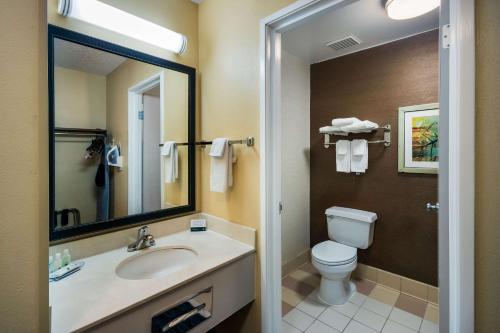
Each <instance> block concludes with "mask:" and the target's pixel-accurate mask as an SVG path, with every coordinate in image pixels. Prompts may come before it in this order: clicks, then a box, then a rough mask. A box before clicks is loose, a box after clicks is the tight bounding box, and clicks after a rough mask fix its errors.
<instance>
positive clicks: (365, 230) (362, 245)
mask: <svg viewBox="0 0 500 333" xmlns="http://www.w3.org/2000/svg"><path fill="white" fill-rule="evenodd" d="M325 214H326V221H327V224H328V237H330V239H331V240H334V241H336V242H338V243H341V244H344V245H349V246H352V247H356V248H358V249H366V248H368V247H369V246H370V245H371V244H372V242H373V230H374V228H375V221H376V220H377V214H375V213H372V212H367V211H364V210H359V209H352V208H345V207H336V206H334V207H331V208H328V209H327V210H326V212H325Z"/></svg>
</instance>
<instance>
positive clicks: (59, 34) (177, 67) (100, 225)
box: [48, 25, 196, 242]
mask: <svg viewBox="0 0 500 333" xmlns="http://www.w3.org/2000/svg"><path fill="white" fill-rule="evenodd" d="M55 38H58V39H62V40H66V41H69V42H72V43H76V44H80V45H84V46H88V47H91V48H94V49H99V50H102V51H106V52H110V53H114V54H117V55H119V56H123V57H126V58H129V59H134V60H138V61H141V62H145V63H148V64H152V65H156V66H159V67H163V68H166V69H171V70H174V71H177V72H181V73H185V74H187V75H188V80H189V88H188V98H189V101H188V127H189V128H188V174H189V177H188V204H187V205H185V206H179V207H174V208H168V209H162V210H157V211H153V212H148V213H144V214H136V215H129V216H124V217H120V218H115V219H110V220H106V222H95V223H89V224H86V225H80V226H76V227H73V228H69V229H65V230H57V231H56V230H55V223H56V221H55V219H54V210H55V165H54V164H55V135H54V129H55V105H54V39H55ZM48 81H49V82H48V84H49V86H48V88H49V89H48V92H49V96H48V97H49V124H48V125H49V193H50V196H49V224H50V225H49V231H50V237H49V239H50V241H51V242H53V241H61V240H64V239H67V238H76V237H78V238H83V237H88V236H91V234H94V233H97V232H103V231H104V232H106V231H108V232H111V231H114V229H122V228H124V227H126V226H128V225H138V224H142V223H144V224H145V223H151V222H152V221H158V220H161V219H164V218H167V217H172V216H179V215H185V214H189V213H192V212H194V211H195V210H196V202H195V201H196V195H195V186H196V185H195V184H196V179H195V177H196V171H195V168H196V161H195V144H194V143H195V128H196V125H195V119H196V115H195V113H196V69H195V68H192V67H189V66H185V65H182V64H178V63H175V62H172V61H168V60H165V59H162V58H158V57H155V56H152V55H149V54H146V53H142V52H139V51H136V50H132V49H129V48H126V47H123V46H119V45H116V44H112V43H109V42H106V41H103V40H100V39H97V38H93V37H89V36H86V35H83V34H80V33H77V32H74V31H71V30H67V29H64V28H60V27H57V26H54V25H49V26H48Z"/></svg>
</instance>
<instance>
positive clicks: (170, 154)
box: [160, 141, 179, 183]
mask: <svg viewBox="0 0 500 333" xmlns="http://www.w3.org/2000/svg"><path fill="white" fill-rule="evenodd" d="M160 155H161V156H163V158H164V161H163V179H164V181H165V183H174V182H175V181H176V180H177V178H178V177H179V173H178V168H179V153H178V151H177V144H176V143H175V141H166V142H164V143H163V146H162V147H161V149H160Z"/></svg>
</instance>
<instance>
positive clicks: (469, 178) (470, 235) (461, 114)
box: [448, 0, 475, 333]
mask: <svg viewBox="0 0 500 333" xmlns="http://www.w3.org/2000/svg"><path fill="white" fill-rule="evenodd" d="M449 10H450V37H451V41H450V57H449V151H448V156H449V168H448V170H449V174H448V181H449V183H448V187H449V192H448V193H449V194H448V196H449V223H448V227H449V323H450V325H449V332H457V333H466V332H474V191H475V188H474V185H475V181H474V161H475V159H474V156H475V27H474V0H449Z"/></svg>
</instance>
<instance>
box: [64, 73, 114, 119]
mask: <svg viewBox="0 0 500 333" xmlns="http://www.w3.org/2000/svg"><path fill="white" fill-rule="evenodd" d="M54 88H55V94H54V102H55V110H56V112H55V125H56V126H57V127H77V128H106V77H105V76H103V75H97V74H91V73H87V72H82V71H77V70H74V69H68V68H63V67H57V66H56V67H55V68H54Z"/></svg>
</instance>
